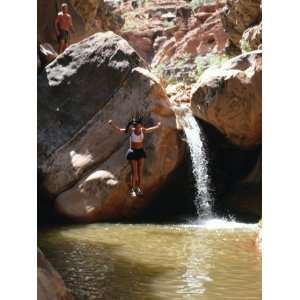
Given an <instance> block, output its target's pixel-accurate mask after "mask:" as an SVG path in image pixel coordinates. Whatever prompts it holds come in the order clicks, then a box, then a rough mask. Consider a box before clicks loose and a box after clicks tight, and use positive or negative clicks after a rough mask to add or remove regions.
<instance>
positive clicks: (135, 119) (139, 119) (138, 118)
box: [125, 112, 144, 133]
mask: <svg viewBox="0 0 300 300" xmlns="http://www.w3.org/2000/svg"><path fill="white" fill-rule="evenodd" d="M137 124H141V125H143V124H144V123H143V116H142V114H140V113H137V112H136V113H135V114H132V115H131V118H130V120H129V121H128V123H127V126H126V130H125V132H126V133H128V131H129V127H130V126H134V125H137Z"/></svg>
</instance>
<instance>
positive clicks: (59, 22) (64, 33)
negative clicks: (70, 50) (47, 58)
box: [55, 3, 75, 53]
mask: <svg viewBox="0 0 300 300" xmlns="http://www.w3.org/2000/svg"><path fill="white" fill-rule="evenodd" d="M55 30H56V36H57V39H58V53H62V52H63V51H64V50H65V49H66V48H67V47H68V46H69V42H70V31H72V32H73V33H74V32H75V31H74V27H73V22H72V17H71V15H70V14H69V13H68V4H67V3H63V4H62V5H61V11H60V12H59V13H58V14H57V17H56V20H55Z"/></svg>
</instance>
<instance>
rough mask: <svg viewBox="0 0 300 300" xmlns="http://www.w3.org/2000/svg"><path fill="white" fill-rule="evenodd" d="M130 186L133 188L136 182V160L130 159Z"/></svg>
mask: <svg viewBox="0 0 300 300" xmlns="http://www.w3.org/2000/svg"><path fill="white" fill-rule="evenodd" d="M130 165H131V187H132V188H135V186H136V182H137V161H136V160H131V161H130Z"/></svg>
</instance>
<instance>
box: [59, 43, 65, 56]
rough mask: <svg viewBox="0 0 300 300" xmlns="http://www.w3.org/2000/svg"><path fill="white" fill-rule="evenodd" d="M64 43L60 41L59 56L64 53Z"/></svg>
mask: <svg viewBox="0 0 300 300" xmlns="http://www.w3.org/2000/svg"><path fill="white" fill-rule="evenodd" d="M64 44H65V43H64V41H60V42H59V45H58V54H60V53H62V52H63V51H64Z"/></svg>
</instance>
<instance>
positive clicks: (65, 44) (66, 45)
mask: <svg viewBox="0 0 300 300" xmlns="http://www.w3.org/2000/svg"><path fill="white" fill-rule="evenodd" d="M67 47H68V43H67V42H65V43H64V45H63V51H65V49H66V48H67Z"/></svg>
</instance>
